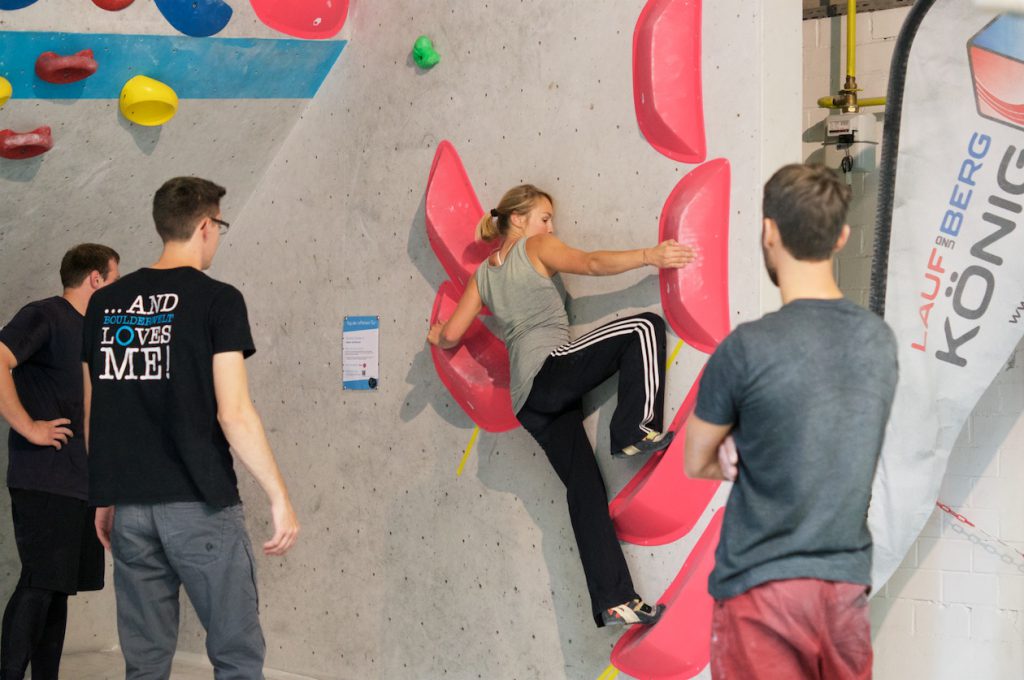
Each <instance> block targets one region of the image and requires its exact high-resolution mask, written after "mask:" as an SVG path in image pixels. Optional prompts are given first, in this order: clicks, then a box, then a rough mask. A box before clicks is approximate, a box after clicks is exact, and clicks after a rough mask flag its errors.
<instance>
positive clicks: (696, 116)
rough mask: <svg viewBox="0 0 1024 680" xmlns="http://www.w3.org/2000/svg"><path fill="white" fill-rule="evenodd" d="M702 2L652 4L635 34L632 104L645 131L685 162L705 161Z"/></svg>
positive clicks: (655, 0)
mask: <svg viewBox="0 0 1024 680" xmlns="http://www.w3.org/2000/svg"><path fill="white" fill-rule="evenodd" d="M700 15H701V0H650V2H648V3H647V6H646V7H644V9H643V11H642V12H641V13H640V18H639V20H637V24H636V30H635V31H634V32H633V104H634V106H635V107H636V118H637V122H638V123H639V125H640V132H642V133H643V135H644V137H645V138H646V139H647V141H648V142H649V143H650V144H651V146H653V147H654V148H655V149H657V150H658V151H660V152H661V153H663V154H665V155H666V156H668V157H669V158H671V159H673V160H676V161H679V162H681V163H703V162H704V159H705V158H706V157H707V142H706V140H705V137H704V101H703V91H702V86H701V64H700V59H701V54H700V49H701V48H700V43H701V25H700Z"/></svg>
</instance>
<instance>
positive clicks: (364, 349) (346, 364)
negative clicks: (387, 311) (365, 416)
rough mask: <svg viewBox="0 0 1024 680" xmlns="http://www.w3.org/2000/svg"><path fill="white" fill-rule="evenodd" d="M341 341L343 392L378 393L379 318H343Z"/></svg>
mask: <svg viewBox="0 0 1024 680" xmlns="http://www.w3.org/2000/svg"><path fill="white" fill-rule="evenodd" d="M341 337H342V342H341V344H342V364H341V366H342V387H343V389H346V390H375V389H377V385H378V382H379V380H380V317H379V316H346V317H345V320H344V323H343V325H342V329H341Z"/></svg>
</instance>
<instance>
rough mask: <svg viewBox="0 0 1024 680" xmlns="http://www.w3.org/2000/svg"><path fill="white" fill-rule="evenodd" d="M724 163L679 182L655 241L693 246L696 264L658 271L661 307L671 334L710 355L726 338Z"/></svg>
mask: <svg viewBox="0 0 1024 680" xmlns="http://www.w3.org/2000/svg"><path fill="white" fill-rule="evenodd" d="M730 187H731V181H730V168H729V161H727V160H725V159H724V158H718V159H715V160H712V161H708V162H707V163H705V164H704V165H701V166H699V167H697V168H695V169H694V170H691V171H690V173H689V174H687V175H686V176H685V177H683V179H682V180H680V182H679V184H677V185H676V188H675V189H673V190H672V193H671V194H670V195H669V197H668V200H667V201H666V202H665V207H664V208H663V209H662V211H661V223H660V225H659V239H661V240H665V239H675V240H677V241H679V242H680V243H683V244H686V245H689V246H693V248H694V249H695V250H696V251H697V258H696V260H695V261H694V262H693V263H692V264H690V265H689V266H688V267H685V268H683V269H662V270H661V273H660V275H659V276H660V278H661V305H662V308H663V309H664V311H665V318H666V320H667V321H668V323H669V325H670V326H671V327H672V330H673V331H675V333H676V335H678V336H679V337H680V338H682V339H683V340H685V341H686V342H688V343H689V344H690V345H692V346H693V347H694V348H696V349H698V350H700V351H701V352H705V353H708V354H710V353H711V352H713V351H714V350H715V347H717V346H718V343H720V342H721V341H722V340H723V339H724V338H725V336H726V335H728V334H729V190H730Z"/></svg>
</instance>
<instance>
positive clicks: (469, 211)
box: [426, 140, 491, 292]
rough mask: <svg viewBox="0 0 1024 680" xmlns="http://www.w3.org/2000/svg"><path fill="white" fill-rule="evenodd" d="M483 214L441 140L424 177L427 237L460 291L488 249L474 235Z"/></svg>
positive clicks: (454, 154)
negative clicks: (428, 171) (426, 177)
mask: <svg viewBox="0 0 1024 680" xmlns="http://www.w3.org/2000/svg"><path fill="white" fill-rule="evenodd" d="M483 215H484V209H483V208H481V207H480V201H479V199H477V197H476V192H475V191H474V190H473V184H472V183H471V182H470V181H469V175H467V174H466V169H465V168H464V167H463V165H462V160H461V159H460V158H459V154H458V153H457V152H456V151H455V147H454V146H452V143H451V142H449V141H448V140H444V141H442V142H441V143H440V144H438V146H437V152H436V153H435V154H434V163H433V164H432V165H431V166H430V177H429V178H428V179H427V199H426V222H427V239H428V240H429V241H430V247H431V248H433V249H434V253H435V254H436V255H437V259H438V260H440V261H441V266H442V267H444V270H445V272H446V273H447V274H448V278H449V279H451V280H452V282H453V283H454V284H455V285H456V286H457V287H458V289H459V291H460V292H461V291H462V290H464V289H465V287H466V284H467V283H468V282H469V277H470V276H472V275H473V272H475V271H476V268H477V267H478V266H479V265H480V263H481V262H483V261H484V260H485V259H487V256H488V254H490V251H491V246H490V245H488V244H487V243H485V242H483V241H478V240H477V238H476V227H477V224H478V223H479V222H480V218H481V217H483Z"/></svg>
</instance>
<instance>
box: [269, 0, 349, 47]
mask: <svg viewBox="0 0 1024 680" xmlns="http://www.w3.org/2000/svg"><path fill="white" fill-rule="evenodd" d="M249 4H251V5H252V8H253V10H255V12H256V16H257V17H259V19H260V21H262V22H263V23H264V24H266V25H267V26H269V27H270V28H272V29H274V30H275V31H280V32H281V33H285V34H287V35H292V36H295V37H296V38H306V39H307V40H316V39H318V38H319V39H324V38H331V37H333V36H335V35H337V33H338V31H340V30H341V27H342V26H344V25H345V19H346V18H347V17H348V0H249Z"/></svg>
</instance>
